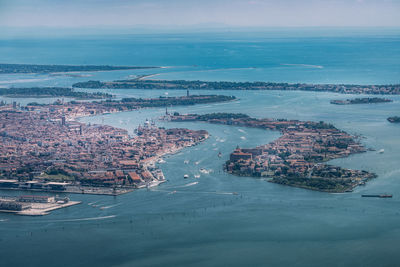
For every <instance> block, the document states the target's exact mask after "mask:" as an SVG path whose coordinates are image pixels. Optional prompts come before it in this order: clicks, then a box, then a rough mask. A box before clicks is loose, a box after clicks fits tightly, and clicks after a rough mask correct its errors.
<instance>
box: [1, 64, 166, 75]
mask: <svg viewBox="0 0 400 267" xmlns="http://www.w3.org/2000/svg"><path fill="white" fill-rule="evenodd" d="M153 68H158V67H141V66H109V65H31V64H1V63H0V74H10V73H54V72H76V71H112V70H135V69H153Z"/></svg>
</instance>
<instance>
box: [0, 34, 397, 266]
mask: <svg viewBox="0 0 400 267" xmlns="http://www.w3.org/2000/svg"><path fill="white" fill-rule="evenodd" d="M293 36H296V37H290V36H283V37H282V36H279V37H271V38H268V36H266V35H261V36H259V35H244V36H243V35H241V34H240V35H239V34H230V35H226V34H225V35H222V36H219V37H218V36H217V37H218V38H217V37H216V36H214V35H189V36H184V35H183V36H150V35H149V36H120V37H119V38H117V39H116V40H114V39H110V38H100V39H95V38H87V39H66V40H64V39H63V40H60V39H57V40H6V41H4V40H2V41H0V58H2V60H3V61H4V62H5V61H8V62H19V63H46V64H47V63H52V64H62V63H64V64H84V63H87V64H89V63H90V64H124V65H162V66H172V68H169V69H162V70H157V72H162V73H163V74H162V75H160V76H158V77H159V78H165V79H176V78H179V79H206V80H265V81H269V80H271V81H293V82H346V83H398V82H400V79H399V77H400V75H399V74H400V60H399V59H400V51H399V49H400V36H399V35H393V34H392V35H389V36H386V35H384V36H375V35H372V34H371V35H365V36H364V35H362V36H356V37H351V38H350V37H348V36H347V37H346V36H344V37H343V36H339V37H335V36H324V37H307V38H305V37H299V36H298V34H293ZM280 64H307V65H318V66H323V68H317V67H309V66H299V65H296V66H293V65H290V66H287V65H280ZM194 65H196V66H194ZM249 67H256V68H251V69H247V68H249ZM238 68H246V69H238ZM143 73H154V70H151V71H149V70H146V71H143V70H142V71H116V72H110V73H103V72H99V73H92V75H93V76H92V77H90V78H88V77H86V78H72V77H50V76H47V75H3V76H0V82H1V85H3V86H7V87H10V86H22V85H23V86H31V85H59V86H68V85H71V84H72V83H73V82H76V81H81V80H87V79H94V78H97V79H102V80H103V79H108V80H112V79H119V78H124V77H127V76H129V75H138V74H143ZM156 77H157V76H156ZM25 79H29V81H23V80H25ZM32 79H37V80H32ZM21 81H22V82H21ZM104 91H109V92H112V93H115V94H117V95H118V96H119V97H124V96H137V97H157V96H160V95H165V94H166V93H168V95H171V96H172V95H183V94H185V92H183V91H173V90H170V91H159V90H151V91H145V90H104ZM213 92H214V91H213ZM213 92H206V91H204V92H203V91H202V92H201V93H213ZM192 93H193V94H194V93H199V92H192ZM214 93H219V94H228V95H235V96H237V97H238V101H235V102H232V103H220V104H211V105H198V106H191V107H175V108H173V110H174V111H175V110H176V111H178V112H182V113H185V112H196V113H206V112H219V111H226V112H243V113H247V114H249V115H251V116H255V117H271V118H288V119H301V120H315V121H319V120H324V121H327V122H331V123H333V124H334V125H335V126H337V127H338V128H340V129H343V130H345V131H347V132H350V133H353V134H361V135H362V136H363V137H364V138H363V139H362V142H363V143H364V144H365V145H366V146H367V147H369V148H374V149H376V150H379V149H384V150H385V153H383V154H378V153H377V152H376V151H370V152H367V153H364V154H358V155H353V156H351V157H349V158H345V159H338V160H335V161H333V162H332V164H337V165H340V166H343V167H347V168H357V169H366V170H369V171H373V172H376V173H377V174H378V175H379V177H378V178H377V179H375V180H373V181H371V182H369V183H368V184H367V185H366V186H363V187H359V188H357V189H356V190H355V191H354V192H353V193H348V194H327V193H320V192H314V191H308V190H304V189H298V188H292V187H286V186H281V185H276V184H271V183H268V182H266V181H264V180H260V179H255V178H246V177H235V176H231V175H228V174H226V173H224V172H223V171H222V164H223V162H224V161H225V160H226V159H227V157H228V156H229V152H231V151H232V150H233V149H234V148H235V147H236V146H237V145H240V146H242V147H253V146H256V145H259V144H264V143H267V142H270V141H272V140H274V139H276V138H278V137H279V133H278V132H273V131H264V130H260V129H247V128H238V127H230V126H221V125H211V124H205V123H167V122H158V124H159V125H162V126H166V127H187V128H190V129H206V130H208V131H209V132H210V133H211V137H210V138H209V139H208V140H207V141H205V142H204V143H202V144H200V145H198V146H195V147H191V148H187V149H184V150H182V151H181V152H180V153H178V154H176V155H171V156H168V157H167V158H166V163H164V164H160V166H161V168H162V170H163V171H164V174H165V176H166V178H167V180H168V182H167V183H164V184H162V185H161V186H159V187H157V188H155V189H153V190H150V191H147V190H138V191H135V192H133V193H130V194H126V195H122V196H118V197H108V196H89V195H71V196H70V197H71V198H72V199H74V200H81V201H83V203H82V204H81V205H79V206H74V207H70V208H66V209H62V210H57V211H53V212H52V213H51V214H50V215H48V216H44V217H36V218H35V217H20V216H13V215H10V214H0V232H1V236H0V265H1V266H58V265H61V264H62V265H64V266H92V265H93V266H293V265H298V266H398V262H399V261H400V256H399V254H398V247H399V245H400V211H399V204H400V199H399V196H400V180H399V179H400V167H399V166H400V165H399V163H400V139H399V137H400V127H399V125H395V124H390V123H388V122H387V121H386V118H387V117H388V116H391V115H396V114H397V115H399V112H400V96H389V98H391V99H393V100H394V101H393V102H392V103H385V104H374V105H348V106H337V105H331V104H329V101H330V100H332V99H344V98H348V97H353V96H351V95H338V94H332V93H314V92H280V91H273V92H265V91H254V92H243V91H218V92H214ZM31 100H32V99H30V100H29V101H31ZM33 100H35V101H36V100H37V101H50V100H46V99H33ZM7 101H10V99H7ZM18 101H20V102H22V103H26V102H28V100H24V101H25V102H24V101H22V100H18ZM51 101H53V100H51ZM163 112H164V109H143V110H140V111H133V112H126V113H117V114H108V115H103V116H97V117H86V118H82V119H81V120H82V121H84V122H90V123H104V124H109V125H113V126H117V127H122V128H125V129H128V130H129V131H130V132H131V133H133V129H134V128H135V127H136V126H137V125H138V124H139V123H143V122H144V121H145V119H146V118H149V119H156V118H158V117H159V116H161V115H162V114H163ZM219 151H221V152H222V154H223V157H222V158H218V156H217V154H218V152H219ZM185 160H189V164H184V161H185ZM196 163H198V164H196ZM200 168H205V169H207V170H210V173H209V174H203V173H201V177H200V178H199V179H195V178H189V179H183V175H184V174H189V175H190V176H191V177H193V176H194V175H195V174H200V172H199V169H200ZM193 182H198V184H192V185H191V183H193ZM174 191H176V193H173V194H172V193H171V192H174ZM232 192H237V193H238V195H233V194H231V193H232ZM385 192H387V193H391V194H393V196H394V197H393V199H363V198H361V194H363V193H385ZM1 193H2V194H5V195H11V194H21V193H22V192H10V191H2V192H1ZM93 202H96V203H95V204H96V205H98V206H97V207H92V206H90V205H88V204H89V203H93ZM99 207H106V208H105V209H99Z"/></svg>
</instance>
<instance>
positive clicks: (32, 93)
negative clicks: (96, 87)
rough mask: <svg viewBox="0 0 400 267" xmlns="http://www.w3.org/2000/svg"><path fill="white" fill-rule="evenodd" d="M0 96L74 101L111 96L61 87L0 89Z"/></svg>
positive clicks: (109, 96)
mask: <svg viewBox="0 0 400 267" xmlns="http://www.w3.org/2000/svg"><path fill="white" fill-rule="evenodd" d="M0 96H6V97H15V98H18V97H21V98H22V97H71V98H76V99H80V100H81V99H105V98H112V97H113V95H111V94H107V93H99V92H95V93H88V92H79V91H74V90H73V89H72V88H63V87H31V88H0Z"/></svg>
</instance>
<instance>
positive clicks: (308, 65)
mask: <svg viewBox="0 0 400 267" xmlns="http://www.w3.org/2000/svg"><path fill="white" fill-rule="evenodd" d="M281 65H282V66H299V67H307V68H315V69H323V68H324V66H321V65H312V64H281Z"/></svg>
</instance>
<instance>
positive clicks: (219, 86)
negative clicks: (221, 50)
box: [72, 78, 400, 95]
mask: <svg viewBox="0 0 400 267" xmlns="http://www.w3.org/2000/svg"><path fill="white" fill-rule="evenodd" d="M72 86H73V87H76V88H89V89H99V88H107V89H168V90H172V89H180V90H183V89H185V90H186V89H193V90H284V91H295V90H301V91H316V92H334V93H341V94H382V95H383V94H387V95H399V94H400V84H395V85H352V84H305V83H294V84H290V83H273V82H226V81H218V82H209V81H186V80H171V81H167V80H146V79H144V78H141V79H129V80H117V81H112V82H101V81H87V82H79V83H75V84H73V85H72Z"/></svg>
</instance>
